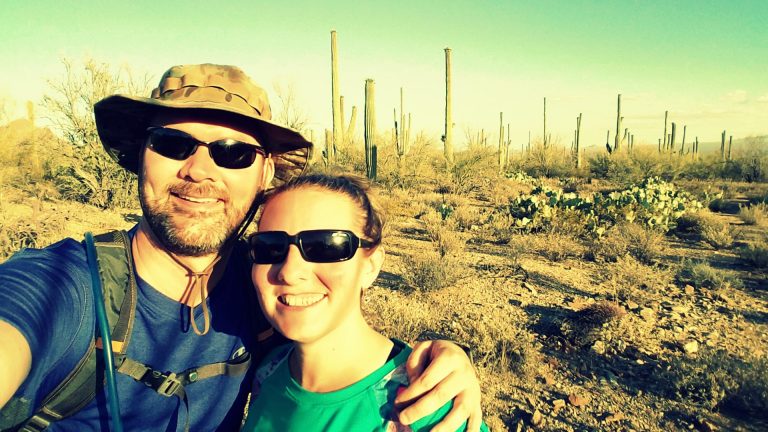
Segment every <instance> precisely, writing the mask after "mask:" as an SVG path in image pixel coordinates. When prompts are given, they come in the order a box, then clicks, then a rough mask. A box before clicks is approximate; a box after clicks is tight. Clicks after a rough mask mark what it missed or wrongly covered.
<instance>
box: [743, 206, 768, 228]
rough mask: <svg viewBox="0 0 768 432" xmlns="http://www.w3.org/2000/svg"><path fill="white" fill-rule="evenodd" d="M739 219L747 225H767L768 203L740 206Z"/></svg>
mask: <svg viewBox="0 0 768 432" xmlns="http://www.w3.org/2000/svg"><path fill="white" fill-rule="evenodd" d="M739 219H741V220H742V222H744V224H745V225H765V223H766V221H768V204H767V203H758V204H753V205H751V206H747V207H740V208H739Z"/></svg>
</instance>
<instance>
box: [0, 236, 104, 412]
mask: <svg viewBox="0 0 768 432" xmlns="http://www.w3.org/2000/svg"><path fill="white" fill-rule="evenodd" d="M90 289H91V288H90V279H89V274H88V268H87V262H86V257H85V251H84V248H83V246H82V245H81V244H80V243H79V242H76V241H75V240H72V239H67V240H63V241H61V242H59V243H56V244H54V245H52V246H50V247H48V248H45V249H25V250H23V251H21V252H18V253H16V254H15V255H14V256H12V257H11V258H10V259H9V260H8V261H6V262H5V263H3V264H2V265H0V299H2V301H0V320H3V321H5V322H7V323H9V324H11V325H13V326H14V327H16V328H17V329H18V330H19V331H20V332H21V334H22V335H23V336H24V338H25V339H26V340H27V343H28V344H29V347H30V350H31V352H32V369H31V371H30V374H29V376H28V377H27V379H26V380H25V382H24V384H22V388H21V389H20V392H24V393H25V396H26V397H30V396H32V397H33V398H34V399H35V400H36V403H37V402H39V398H40V397H42V396H44V393H45V392H47V391H50V390H52V387H53V386H55V385H56V384H58V382H59V381H61V380H62V379H63V378H64V376H66V374H68V373H69V372H70V371H71V369H72V368H73V367H74V366H75V364H76V363H77V361H78V360H79V359H80V357H82V355H83V354H84V353H85V350H86V349H87V347H88V343H89V341H90V340H91V339H92V338H93V334H94V318H93V308H92V301H91V293H90ZM25 389H26V391H24V390H25ZM30 392H32V393H30ZM17 393H18V392H17ZM41 395H42V396H41Z"/></svg>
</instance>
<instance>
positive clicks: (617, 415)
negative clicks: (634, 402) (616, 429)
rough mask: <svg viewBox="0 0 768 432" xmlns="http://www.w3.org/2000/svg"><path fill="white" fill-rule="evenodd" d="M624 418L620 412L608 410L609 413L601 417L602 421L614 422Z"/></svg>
mask: <svg viewBox="0 0 768 432" xmlns="http://www.w3.org/2000/svg"><path fill="white" fill-rule="evenodd" d="M625 418H626V417H625V416H624V414H623V413H621V412H616V413H610V412H609V413H605V417H604V418H603V422H604V423H615V422H617V421H622V420H624V419H625Z"/></svg>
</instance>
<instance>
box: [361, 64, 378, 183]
mask: <svg viewBox="0 0 768 432" xmlns="http://www.w3.org/2000/svg"><path fill="white" fill-rule="evenodd" d="M364 133H365V171H366V175H367V176H368V178H369V179H372V180H373V179H376V159H377V151H376V150H377V147H376V109H375V106H374V83H373V80H372V79H370V78H369V79H367V80H365V132H364Z"/></svg>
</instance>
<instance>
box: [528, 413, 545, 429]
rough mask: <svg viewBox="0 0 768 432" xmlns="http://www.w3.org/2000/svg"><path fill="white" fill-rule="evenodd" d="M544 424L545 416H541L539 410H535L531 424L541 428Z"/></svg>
mask: <svg viewBox="0 0 768 432" xmlns="http://www.w3.org/2000/svg"><path fill="white" fill-rule="evenodd" d="M543 422H544V416H542V415H541V412H540V411H539V410H534V411H533V414H532V415H531V424H532V425H534V426H541V424H542V423H543Z"/></svg>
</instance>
